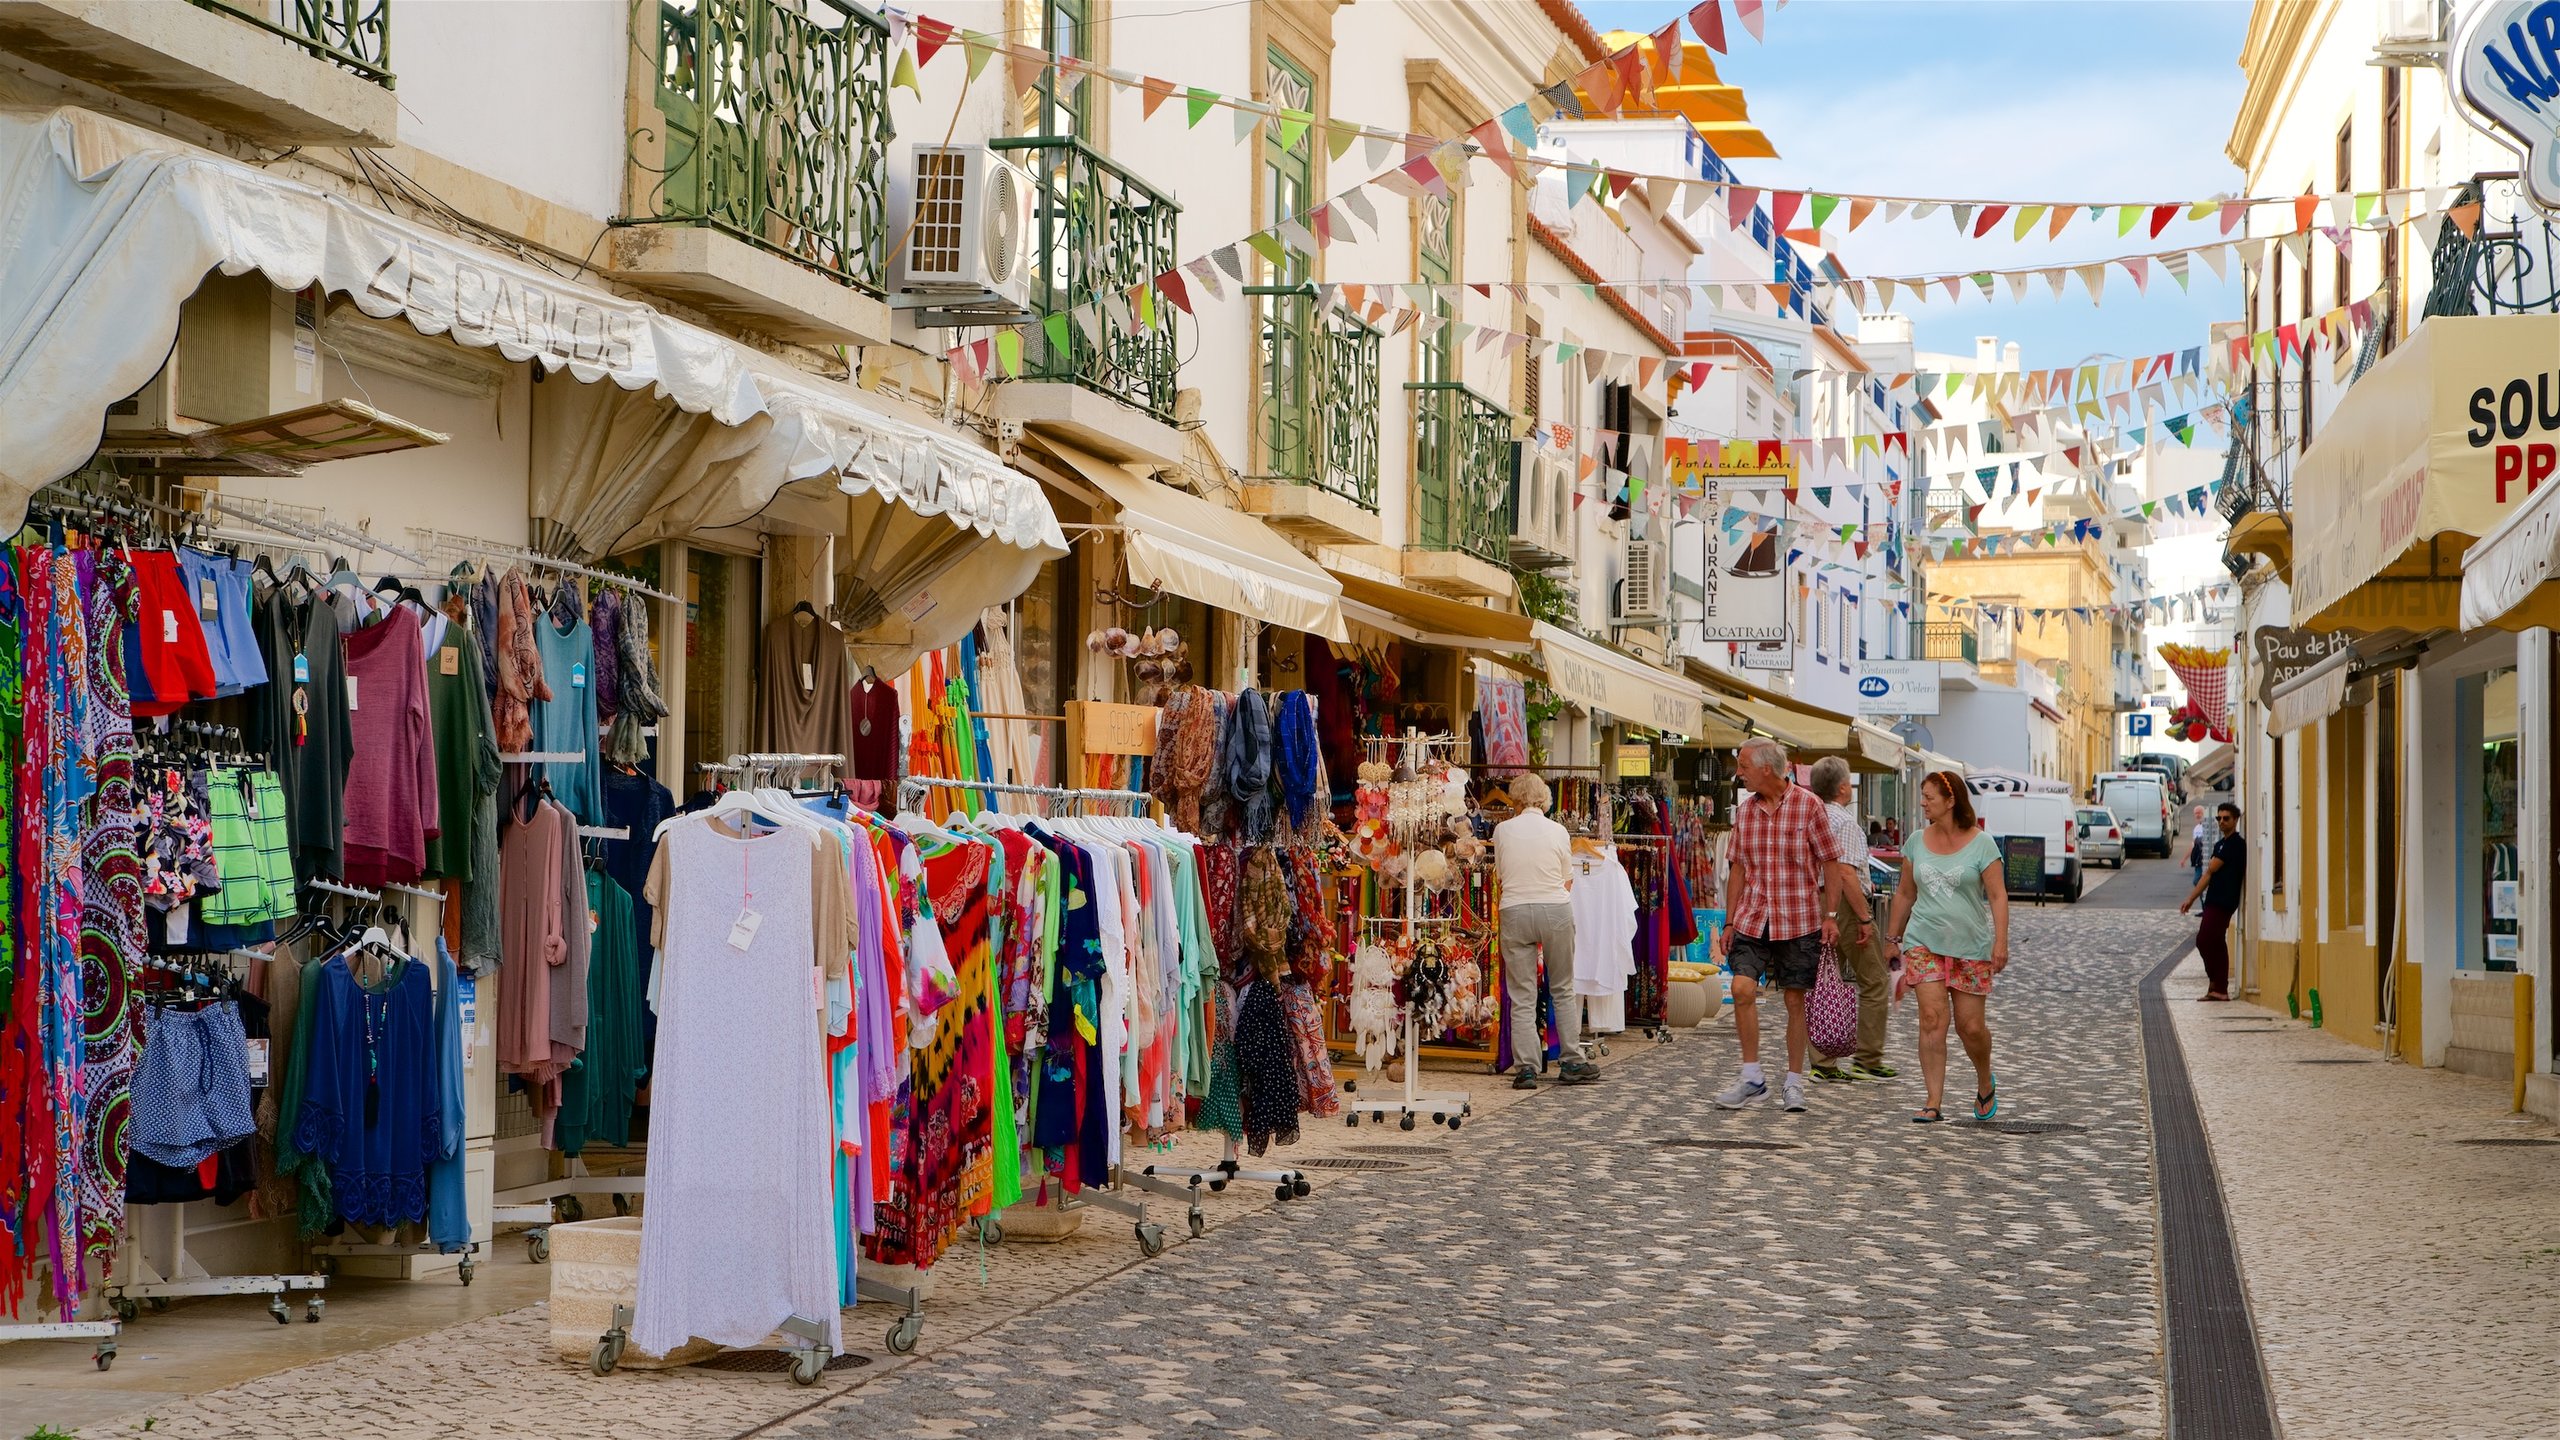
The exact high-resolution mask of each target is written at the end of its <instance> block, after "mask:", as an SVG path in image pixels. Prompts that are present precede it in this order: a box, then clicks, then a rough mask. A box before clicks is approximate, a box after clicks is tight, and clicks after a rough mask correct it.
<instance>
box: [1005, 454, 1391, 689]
mask: <svg viewBox="0 0 2560 1440" xmlns="http://www.w3.org/2000/svg"><path fill="white" fill-rule="evenodd" d="M1040 445H1041V448H1043V449H1045V450H1048V451H1050V452H1052V453H1053V454H1055V455H1056V456H1057V457H1058V458H1059V459H1060V460H1063V461H1065V462H1066V463H1067V465H1068V466H1069V467H1070V468H1071V469H1073V470H1074V471H1075V472H1076V474H1078V475H1080V476H1082V477H1084V478H1085V479H1086V480H1088V481H1090V482H1092V484H1093V487H1094V488H1095V489H1097V490H1100V491H1101V492H1102V493H1103V494H1104V495H1105V496H1107V497H1109V498H1110V500H1111V502H1112V503H1113V504H1115V505H1117V506H1119V507H1120V524H1121V525H1122V526H1123V527H1124V528H1125V529H1126V530H1127V532H1128V533H1127V534H1126V536H1124V537H1123V538H1124V539H1125V540H1126V541H1127V553H1128V557H1129V578H1130V579H1131V580H1133V581H1135V582H1136V583H1138V584H1140V585H1161V586H1163V587H1164V588H1165V589H1167V590H1170V591H1172V592H1173V593H1175V594H1176V595H1181V596H1184V597H1186V598H1189V599H1192V600H1197V601H1199V602H1200V603H1201V604H1203V605H1214V606H1216V607H1217V608H1218V609H1221V610H1225V611H1228V612H1230V613H1232V614H1236V615H1244V616H1250V617H1251V618H1253V619H1256V620H1260V621H1263V622H1264V623H1266V624H1271V625H1284V626H1287V627H1288V628H1289V629H1292V630H1303V631H1305V632H1306V633H1308V634H1310V635H1321V636H1323V637H1324V638H1325V639H1327V640H1348V639H1350V638H1351V632H1350V631H1349V630H1347V629H1345V628H1344V626H1343V623H1342V585H1341V582H1339V581H1337V580H1335V579H1334V578H1333V577H1332V576H1331V575H1328V574H1326V573H1325V571H1324V567H1322V566H1320V565H1318V564H1316V562H1314V561H1313V560H1310V559H1308V558H1307V557H1306V556H1305V555H1303V554H1300V553H1299V552H1298V550H1297V548H1296V547H1294V546H1292V545H1291V544H1290V543H1289V542H1288V541H1286V540H1283V539H1281V538H1280V537H1279V535H1277V534H1275V533H1274V532H1273V531H1272V529H1271V527H1270V526H1268V525H1265V524H1263V523H1262V522H1261V521H1260V520H1257V519H1255V518H1254V517H1253V516H1251V515H1247V514H1245V513H1244V512H1243V511H1241V510H1230V509H1228V508H1227V507H1226V506H1224V505H1220V504H1218V503H1216V502H1214V501H1210V500H1203V499H1201V498H1200V497H1199V496H1197V495H1192V494H1187V493H1185V492H1183V491H1180V490H1176V489H1174V488H1173V487H1172V486H1170V485H1160V484H1158V483H1156V482H1155V481H1153V480H1146V479H1141V478H1140V477H1138V476H1137V475H1135V474H1132V473H1131V472H1129V471H1127V470H1124V469H1122V468H1121V467H1120V466H1118V465H1115V464H1113V463H1112V462H1110V461H1108V460H1105V459H1102V458H1101V457H1099V456H1095V455H1089V454H1086V453H1085V452H1084V451H1082V450H1079V449H1077V448H1075V447H1074V446H1072V445H1067V444H1063V443H1061V442H1059V441H1057V440H1053V439H1049V438H1046V437H1043V438H1042V439H1041V441H1040Z"/></svg>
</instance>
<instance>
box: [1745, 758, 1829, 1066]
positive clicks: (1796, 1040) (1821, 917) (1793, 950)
mask: <svg viewBox="0 0 2560 1440" xmlns="http://www.w3.org/2000/svg"><path fill="white" fill-rule="evenodd" d="M1741 765H1742V787H1743V791H1744V794H1743V796H1742V799H1741V801H1740V803H1738V804H1736V805H1735V806H1734V809H1733V834H1732V837H1731V839H1730V840H1728V841H1727V843H1726V846H1725V854H1726V856H1727V857H1728V863H1727V865H1726V869H1725V884H1724V914H1725V923H1724V929H1723V930H1722V931H1721V932H1719V933H1718V936H1717V941H1716V943H1717V948H1718V949H1719V950H1721V951H1722V952H1723V958H1724V960H1725V965H1726V968H1727V969H1729V970H1730V971H1732V972H1733V1024H1734V1029H1735V1030H1736V1032H1738V1033H1739V1034H1740V1035H1741V1037H1742V1078H1741V1079H1739V1080H1737V1081H1735V1082H1734V1083H1733V1085H1732V1087H1731V1088H1729V1089H1727V1090H1724V1091H1723V1092H1721V1093H1719V1094H1718V1095H1717V1096H1716V1105H1717V1106H1718V1107H1719V1108H1721V1109H1726V1110H1739V1109H1741V1108H1742V1107H1743V1106H1745V1105H1748V1104H1751V1103H1752V1102H1753V1101H1755V1100H1760V1099H1763V1098H1765V1097H1766V1096H1767V1095H1768V1093H1769V1086H1768V1082H1767V1081H1765V1080H1764V1079H1763V1078H1762V1077H1761V1073H1760V987H1761V986H1762V985H1764V984H1772V983H1774V984H1775V985H1776V986H1777V987H1778V990H1779V992H1780V993H1781V994H1783V995H1784V996H1785V997H1786V1004H1787V1079H1786V1090H1785V1093H1786V1107H1787V1108H1788V1109H1789V1110H1802V1109H1803V1108H1804V1061H1805V1051H1806V1049H1807V1048H1808V1045H1807V1040H1806V1035H1805V1019H1804V1004H1805V996H1806V995H1807V994H1808V993H1809V992H1811V991H1812V989H1813V982H1814V977H1815V975H1816V973H1817V972H1818V971H1819V969H1820V968H1821V964H1822V947H1823V946H1824V945H1827V944H1830V943H1831V942H1832V940H1833V938H1834V936H1835V934H1836V932H1835V931H1834V929H1833V922H1832V918H1831V912H1832V904H1833V900H1834V896H1833V893H1832V891H1833V886H1834V883H1835V877H1834V870H1833V867H1834V866H1835V865H1837V864H1838V863H1839V862H1840V861H1841V860H1842V859H1843V858H1845V856H1846V854H1847V852H1846V851H1845V850H1843V849H1842V848H1841V844H1840V837H1839V836H1838V835H1837V834H1834V833H1833V831H1832V828H1831V816H1830V814H1829V813H1828V812H1827V811H1826V810H1825V809H1824V808H1823V804H1822V802H1821V801H1820V800H1819V799H1817V798H1815V796H1814V793H1813V792H1812V791H1810V790H1807V789H1805V788H1804V787H1803V786H1801V785H1798V784H1796V783H1795V782H1794V781H1793V780H1792V779H1790V778H1789V777H1788V774H1787V752H1786V750H1785V748H1784V747H1782V746H1780V745H1779V744H1778V742H1776V741H1775V740H1770V739H1767V738H1765V737H1763V738H1756V739H1753V740H1750V741H1748V742H1746V743H1745V744H1744V745H1743V747H1742V755H1741Z"/></svg>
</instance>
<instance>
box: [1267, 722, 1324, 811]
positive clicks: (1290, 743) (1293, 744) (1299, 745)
mask: <svg viewBox="0 0 2560 1440" xmlns="http://www.w3.org/2000/svg"><path fill="white" fill-rule="evenodd" d="M1272 742H1273V752H1274V757H1275V760H1276V763H1277V765H1278V768H1279V771H1280V793H1281V794H1282V795H1283V796H1284V797H1286V798H1287V800H1288V802H1289V824H1290V825H1291V826H1293V827H1302V826H1304V825H1305V824H1306V823H1307V806H1308V804H1309V802H1311V801H1313V800H1314V799H1315V795H1316V761H1317V759H1318V758H1319V757H1318V755H1317V753H1316V716H1315V709H1314V707H1312V706H1310V705H1309V704H1308V703H1307V696H1306V692H1305V691H1302V690H1291V691H1289V692H1288V693H1286V694H1284V695H1282V696H1281V697H1280V715H1279V719H1278V720H1277V722H1276V723H1275V724H1274V725H1273V727H1272Z"/></svg>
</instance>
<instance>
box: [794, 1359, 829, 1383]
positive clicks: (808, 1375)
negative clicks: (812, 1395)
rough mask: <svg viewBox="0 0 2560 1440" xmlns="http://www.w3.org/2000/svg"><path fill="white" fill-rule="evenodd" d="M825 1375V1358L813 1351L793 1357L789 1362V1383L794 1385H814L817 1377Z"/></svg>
mask: <svg viewBox="0 0 2560 1440" xmlns="http://www.w3.org/2000/svg"><path fill="white" fill-rule="evenodd" d="M826 1373H827V1361H826V1357H825V1356H823V1355H820V1354H818V1353H817V1352H815V1351H809V1352H805V1353H803V1354H800V1355H798V1356H795V1357H793V1359H792V1361H791V1383H792V1384H794V1385H815V1384H817V1383H818V1377H819V1376H821V1375H824V1374H826Z"/></svg>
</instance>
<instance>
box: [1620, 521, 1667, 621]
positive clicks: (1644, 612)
mask: <svg viewBox="0 0 2560 1440" xmlns="http://www.w3.org/2000/svg"><path fill="white" fill-rule="evenodd" d="M1670 594H1671V552H1670V549H1669V547H1667V546H1665V545H1664V544H1663V543H1662V542H1661V541H1659V540H1651V539H1646V540H1630V541H1628V542H1627V569H1626V578H1625V579H1624V580H1622V581H1621V582H1619V585H1618V607H1617V614H1616V615H1615V616H1613V617H1612V618H1613V619H1615V620H1616V621H1617V623H1619V624H1621V625H1658V624H1660V623H1661V622H1662V621H1663V619H1664V618H1665V617H1666V616H1668V615H1669V613H1670Z"/></svg>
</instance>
